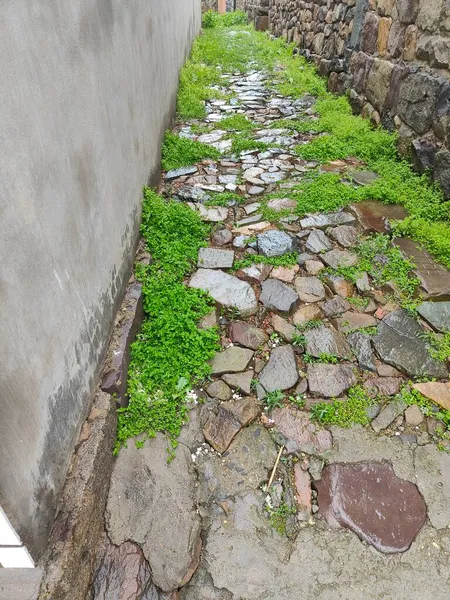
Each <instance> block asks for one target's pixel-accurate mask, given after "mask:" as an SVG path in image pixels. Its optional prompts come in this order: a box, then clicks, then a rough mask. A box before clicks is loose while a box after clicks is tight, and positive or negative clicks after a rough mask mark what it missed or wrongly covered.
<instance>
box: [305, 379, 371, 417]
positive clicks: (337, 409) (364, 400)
mask: <svg viewBox="0 0 450 600" xmlns="http://www.w3.org/2000/svg"><path fill="white" fill-rule="evenodd" d="M373 402H374V401H373V400H372V399H371V398H370V397H369V395H368V394H367V392H366V390H365V389H364V388H363V387H362V386H360V385H356V386H354V387H352V388H350V389H349V390H348V392H347V399H346V400H345V399H340V400H334V401H333V402H320V403H319V404H315V405H314V406H313V407H312V408H311V418H312V419H313V420H315V421H318V422H319V423H321V424H322V425H338V426H339V427H351V426H352V425H367V424H368V423H369V422H370V419H369V417H368V415H367V409H368V408H369V407H370V406H371V405H372V404H373Z"/></svg>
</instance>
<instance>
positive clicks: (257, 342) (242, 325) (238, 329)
mask: <svg viewBox="0 0 450 600" xmlns="http://www.w3.org/2000/svg"><path fill="white" fill-rule="evenodd" d="M230 337H231V339H232V340H233V342H235V343H237V344H240V345H241V346H245V347H246V348H251V349H252V350H257V349H258V348H259V347H260V346H262V345H263V344H265V343H266V342H267V340H268V339H269V336H268V335H267V333H266V332H265V331H263V330H262V329H258V328H257V327H255V326H254V325H250V323H246V322H245V321H235V322H234V323H233V324H232V325H231V327H230Z"/></svg>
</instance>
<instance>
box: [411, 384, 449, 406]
mask: <svg viewBox="0 0 450 600" xmlns="http://www.w3.org/2000/svg"><path fill="white" fill-rule="evenodd" d="M413 388H414V389H415V390H417V391H418V392H420V393H421V394H423V395H424V396H425V397H426V398H428V399H429V400H431V401H432V402H434V403H435V404H437V405H439V406H441V407H442V408H444V409H445V410H450V383H449V382H445V383H439V382H438V381H428V382H426V383H415V384H414V385H413Z"/></svg>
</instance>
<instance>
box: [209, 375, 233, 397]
mask: <svg viewBox="0 0 450 600" xmlns="http://www.w3.org/2000/svg"><path fill="white" fill-rule="evenodd" d="M206 393H207V394H208V396H210V397H211V398H217V399H218V400H229V399H230V398H231V396H232V393H231V389H230V388H229V387H228V385H227V384H226V383H225V382H224V381H220V380H219V381H213V382H212V383H211V384H210V385H208V387H207V388H206Z"/></svg>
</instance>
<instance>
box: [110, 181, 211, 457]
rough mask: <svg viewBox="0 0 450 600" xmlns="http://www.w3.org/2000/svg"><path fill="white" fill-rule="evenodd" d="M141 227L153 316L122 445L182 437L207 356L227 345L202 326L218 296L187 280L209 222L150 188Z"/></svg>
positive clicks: (138, 358)
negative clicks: (213, 297)
mask: <svg viewBox="0 0 450 600" xmlns="http://www.w3.org/2000/svg"><path fill="white" fill-rule="evenodd" d="M141 233H142V236H143V237H144V239H145V241H146V245H147V249H148V251H149V252H150V254H151V255H152V257H153V260H154V262H153V263H152V264H151V265H149V266H145V267H144V266H142V265H138V267H139V268H138V269H137V277H138V279H139V280H140V281H141V282H142V284H143V297H144V310H145V320H144V323H143V325H142V329H141V331H140V333H139V335H138V338H137V340H136V342H135V343H134V344H133V345H132V349H131V362H130V368H129V380H128V394H129V399H130V402H129V405H128V406H127V407H126V408H121V409H119V411H118V413H119V414H118V441H117V449H118V448H120V446H122V445H124V444H125V443H126V441H127V439H128V438H131V437H134V436H137V435H139V434H146V435H148V436H154V435H155V434H156V433H157V432H164V433H166V434H167V435H168V437H169V439H171V440H172V441H173V440H175V438H176V437H177V435H178V434H179V431H180V428H181V426H182V424H183V423H184V422H185V420H186V418H187V413H188V405H187V402H186V394H187V391H188V390H189V389H190V386H191V385H192V384H193V383H195V382H196V381H198V380H200V379H202V378H204V377H206V376H207V375H208V374H209V370H210V367H209V366H208V364H207V361H208V360H209V359H210V358H211V357H212V356H213V355H214V353H215V351H216V350H217V349H218V346H219V344H218V342H219V336H218V332H217V330H216V328H211V329H206V330H205V329H199V328H198V327H197V323H198V321H199V319H200V318H201V317H203V316H205V315H206V314H208V313H209V312H210V311H211V308H212V306H213V304H214V303H213V302H212V300H211V299H210V298H209V297H208V296H207V295H206V294H205V293H204V292H202V291H200V290H195V289H192V288H188V287H186V286H185V285H184V284H183V279H184V278H185V276H186V275H187V274H189V272H190V271H191V270H192V268H193V266H194V265H195V262H196V260H197V254H198V250H199V248H201V247H202V246H205V245H206V242H205V240H206V238H207V236H208V233H209V227H208V226H206V225H205V224H204V223H202V222H201V221H200V219H199V217H198V215H197V214H196V213H195V212H194V211H192V210H190V209H189V208H188V207H186V206H184V205H183V204H181V203H178V202H173V201H169V202H166V201H164V200H163V199H162V198H161V197H160V196H158V195H157V194H156V193H155V192H153V191H152V190H150V189H148V188H146V189H145V190H144V204H143V215H142V226H141Z"/></svg>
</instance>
